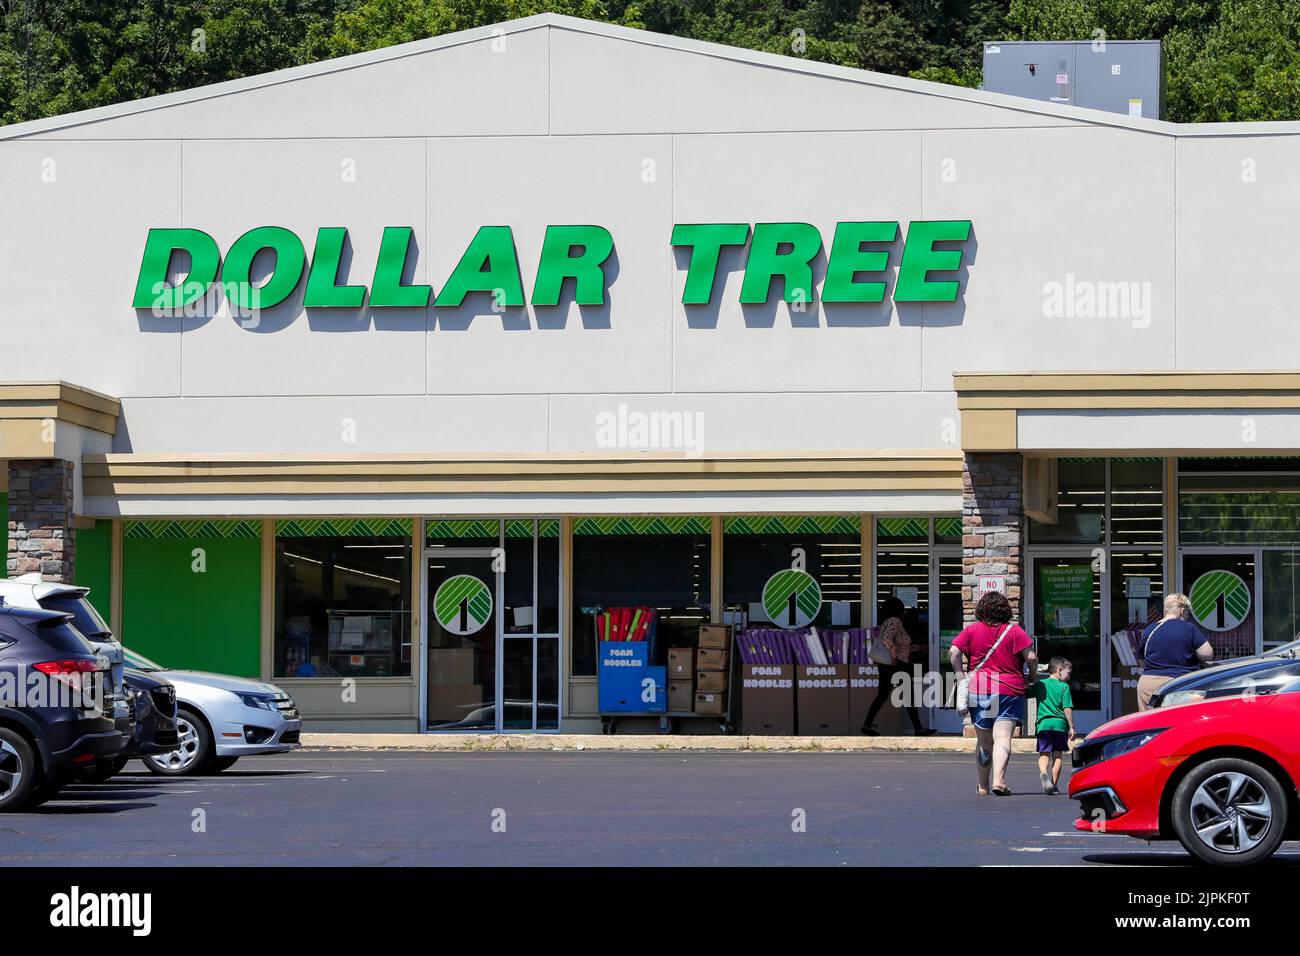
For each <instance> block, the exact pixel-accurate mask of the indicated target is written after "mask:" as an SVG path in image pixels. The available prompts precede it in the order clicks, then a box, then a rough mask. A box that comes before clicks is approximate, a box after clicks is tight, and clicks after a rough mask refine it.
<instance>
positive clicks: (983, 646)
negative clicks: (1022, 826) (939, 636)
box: [948, 591, 1038, 797]
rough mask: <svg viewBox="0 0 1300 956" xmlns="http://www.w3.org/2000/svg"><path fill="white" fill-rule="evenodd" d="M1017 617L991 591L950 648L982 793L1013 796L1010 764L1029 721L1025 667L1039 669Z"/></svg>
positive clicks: (1032, 671) (1031, 643) (1002, 597)
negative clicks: (963, 686) (1014, 741)
mask: <svg viewBox="0 0 1300 956" xmlns="http://www.w3.org/2000/svg"><path fill="white" fill-rule="evenodd" d="M1012 616H1013V615H1012V612H1011V602H1010V601H1008V600H1007V599H1006V596H1005V595H1003V594H1002V593H1000V592H998V591H989V592H988V593H986V594H984V595H983V596H982V597H981V598H980V599H979V603H978V604H977V605H976V606H975V623H974V624H971V625H969V626H968V627H967V628H966V629H965V630H963V631H962V632H961V633H960V634H958V635H957V639H956V640H955V641H953V642H952V650H951V651H949V653H948V660H949V661H950V662H951V663H952V669H953V674H954V675H955V677H956V678H957V680H958V681H962V680H966V681H967V707H968V710H969V713H970V719H971V723H972V724H974V725H975V736H976V738H977V740H976V746H975V760H976V765H977V768H978V772H979V791H978V792H979V795H980V796H987V795H988V794H989V793H993V794H996V795H997V796H999V797H1006V796H1010V795H1011V788H1010V787H1008V786H1007V765H1008V764H1010V762H1011V737H1012V735H1013V734H1015V732H1016V726H1017V725H1018V724H1023V723H1024V722H1025V688H1026V680H1025V671H1026V669H1028V671H1029V673H1030V674H1036V673H1037V671H1038V655H1037V654H1035V653H1034V641H1033V639H1032V638H1031V637H1030V636H1029V635H1028V634H1026V633H1025V631H1024V629H1023V628H1022V627H1021V626H1020V625H1019V624H1017V623H1015V621H1013V620H1012ZM968 663H969V667H970V669H969V671H967V664H968Z"/></svg>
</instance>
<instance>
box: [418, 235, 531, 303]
mask: <svg viewBox="0 0 1300 956" xmlns="http://www.w3.org/2000/svg"><path fill="white" fill-rule="evenodd" d="M471 292H486V293H488V294H489V295H491V296H492V297H493V298H494V300H495V301H496V302H497V303H498V304H500V305H507V306H509V305H523V304H524V283H523V280H522V279H520V278H519V257H518V256H517V255H516V254H515V235H514V233H513V232H511V231H510V227H509V226H480V227H479V230H478V232H477V233H475V235H474V238H473V239H471V240H470V244H469V248H467V249H466V250H465V254H464V255H463V256H461V257H460V262H458V263H456V268H455V269H454V270H452V273H451V278H449V279H448V280H447V284H446V285H444V286H443V287H442V291H441V292H439V293H438V301H437V302H435V303H434V305H438V306H444V305H450V306H457V305H460V304H461V303H462V302H464V301H465V296H466V295H468V294H469V293H471Z"/></svg>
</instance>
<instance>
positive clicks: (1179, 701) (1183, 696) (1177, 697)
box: [1160, 690, 1208, 707]
mask: <svg viewBox="0 0 1300 956" xmlns="http://www.w3.org/2000/svg"><path fill="white" fill-rule="evenodd" d="M1207 696H1208V695H1207V694H1206V693H1205V691H1203V690H1176V691H1173V692H1171V693H1169V694H1166V695H1165V696H1164V697H1162V698H1160V706H1161V707H1181V706H1182V705H1183V704H1199V703H1200V702H1201V701H1203V700H1205V698H1206V697H1207Z"/></svg>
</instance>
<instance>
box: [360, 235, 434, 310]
mask: <svg viewBox="0 0 1300 956" xmlns="http://www.w3.org/2000/svg"><path fill="white" fill-rule="evenodd" d="M411 232H412V230H411V227H410V226H385V227H384V235H383V238H381V239H380V240H379V258H378V259H377V260H376V261H375V279H374V282H372V283H371V285H370V304H371V305H372V306H376V307H382V308H407V309H423V308H425V307H426V306H428V304H429V297H430V296H432V295H433V287H432V286H427V285H421V284H413V285H404V284H403V283H402V275H403V274H404V273H405V272H406V259H407V256H408V255H409V254H410V249H411Z"/></svg>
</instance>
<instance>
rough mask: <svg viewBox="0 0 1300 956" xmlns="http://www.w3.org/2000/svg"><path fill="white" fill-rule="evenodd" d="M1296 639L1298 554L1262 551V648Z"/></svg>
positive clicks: (1299, 580) (1299, 628)
mask: <svg viewBox="0 0 1300 956" xmlns="http://www.w3.org/2000/svg"><path fill="white" fill-rule="evenodd" d="M1298 639H1300V551H1291V550H1285V551H1273V550H1270V551H1265V552H1264V649H1265V650H1268V649H1269V648H1272V647H1277V646H1278V645H1279V644H1288V643H1290V642H1291V641H1294V640H1298Z"/></svg>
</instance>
